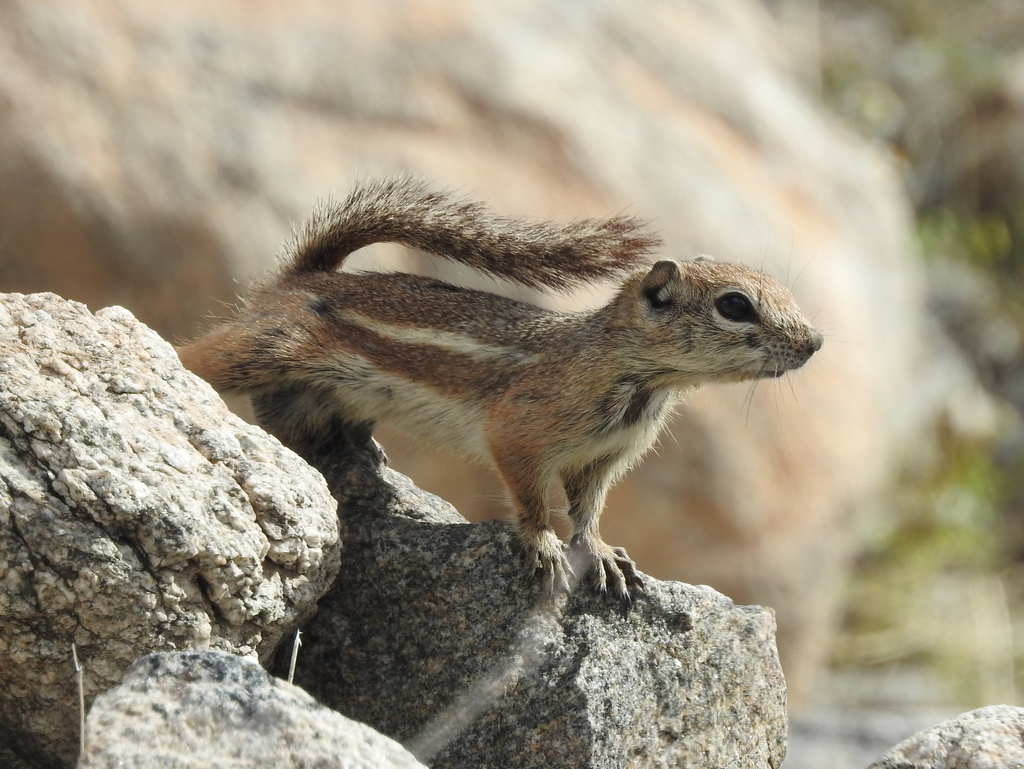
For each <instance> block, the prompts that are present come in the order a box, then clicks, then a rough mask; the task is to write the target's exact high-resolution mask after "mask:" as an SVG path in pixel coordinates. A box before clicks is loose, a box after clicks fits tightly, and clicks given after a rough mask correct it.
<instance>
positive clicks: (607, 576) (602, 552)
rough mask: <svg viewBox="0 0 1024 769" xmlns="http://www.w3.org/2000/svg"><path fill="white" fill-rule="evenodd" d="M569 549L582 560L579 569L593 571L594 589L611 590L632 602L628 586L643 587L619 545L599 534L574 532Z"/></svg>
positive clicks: (619, 597) (640, 579) (617, 595)
mask: <svg viewBox="0 0 1024 769" xmlns="http://www.w3.org/2000/svg"><path fill="white" fill-rule="evenodd" d="M572 549H573V555H574V556H578V557H579V559H580V560H581V561H582V562H583V563H584V566H583V569H582V570H581V571H583V572H589V571H593V574H594V580H595V582H596V583H597V589H598V590H599V591H601V592H602V593H611V594H612V595H613V596H615V597H616V598H618V599H619V600H620V601H621V602H622V603H623V604H624V605H626V606H629V605H630V604H631V603H632V602H633V599H632V597H631V595H630V590H632V589H637V590H642V589H643V586H644V580H643V577H641V576H640V572H638V571H637V570H636V564H635V563H633V559H632V558H630V557H629V556H628V555H627V554H626V551H625V550H624V549H622V548H621V547H610V546H609V545H606V544H605V543H604V541H602V540H601V539H600V538H598V537H593V536H589V537H588V536H586V535H583V534H577V535H576V536H575V537H573V539H572ZM574 560H575V557H574Z"/></svg>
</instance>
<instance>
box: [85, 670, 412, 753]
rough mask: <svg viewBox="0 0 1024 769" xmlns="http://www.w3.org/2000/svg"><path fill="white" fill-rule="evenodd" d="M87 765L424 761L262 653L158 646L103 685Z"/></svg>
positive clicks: (89, 732) (90, 727)
mask: <svg viewBox="0 0 1024 769" xmlns="http://www.w3.org/2000/svg"><path fill="white" fill-rule="evenodd" d="M86 745H87V747H86V751H85V755H84V756H83V758H82V760H81V761H79V763H78V767H79V769H115V768H116V769H172V768H173V769H190V768H194V769H207V768H209V769H262V768H263V767H266V768H267V769H424V767H423V765H422V764H420V763H419V762H418V761H416V759H415V758H413V756H412V755H411V754H410V753H409V752H408V751H407V750H405V748H403V747H402V746H401V745H399V744H398V743H396V742H395V741H394V740H390V739H388V738H387V737H385V736H383V735H381V734H378V733H377V732H375V731H374V730H373V729H371V728H369V727H368V726H366V725H364V724H360V723H358V722H356V721H351V720H349V719H347V718H345V717H344V716H342V715H339V714H338V713H335V712H334V711H332V710H330V709H328V708H325V707H324V706H323V705H321V704H319V703H318V702H316V700H314V699H313V698H312V697H310V696H309V695H308V694H306V693H305V692H304V691H302V690H301V689H299V688H298V687H296V686H292V685H291V684H289V683H287V682H285V681H281V680H278V679H274V678H271V677H270V676H269V675H267V673H266V671H264V670H263V668H261V667H260V666H259V665H258V664H257V663H256V662H255V661H254V660H252V659H249V658H246V657H238V656H235V655H233V654H227V653H225V652H213V651H207V652H174V653H161V654H150V655H148V656H146V657H143V658H142V659H141V660H139V661H138V662H136V663H135V664H134V665H132V667H131V668H129V670H128V672H127V674H126V675H125V677H124V681H123V682H122V683H121V684H120V685H119V686H116V687H114V688H113V689H111V690H110V691H108V692H105V693H104V694H101V695H100V696H99V697H97V698H96V702H95V703H93V706H92V709H91V710H90V711H89V717H88V719H87V720H86Z"/></svg>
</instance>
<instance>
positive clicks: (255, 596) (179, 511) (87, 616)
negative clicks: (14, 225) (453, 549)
mask: <svg viewBox="0 0 1024 769" xmlns="http://www.w3.org/2000/svg"><path fill="white" fill-rule="evenodd" d="M338 533H339V532H338V523H337V516H336V514H335V503H334V500H333V499H331V497H330V494H329V493H328V491H327V488H326V486H325V484H324V481H323V478H322V477H321V476H319V475H318V474H317V473H316V472H315V471H314V470H313V469H312V468H310V467H309V466H308V465H306V464H305V463H304V462H302V461H301V460H300V459H299V458H298V457H296V456H295V455H294V454H292V453H291V452H289V451H287V450H285V449H283V448H282V447H281V445H280V444H279V443H278V442H277V440H276V439H273V438H271V437H269V436H267V435H266V434H265V433H263V432H262V431H261V430H259V429H258V428H254V427H252V426H250V425H247V424H245V423H244V422H242V421H241V420H239V419H237V418H236V417H234V416H233V415H231V414H230V413H229V412H228V411H227V410H226V408H225V406H224V404H223V403H222V402H221V401H220V399H219V398H217V397H216V395H215V394H214V393H213V391H212V390H211V389H210V388H209V387H208V386H206V385H205V384H204V383H203V382H201V381H200V380H198V379H197V378H196V377H194V376H193V375H192V374H190V373H188V372H186V371H185V370H184V369H182V367H181V365H180V363H179V362H178V359H177V356H176V355H175V353H174V350H173V349H172V348H171V346H170V345H169V344H167V343H166V342H164V341H163V340H161V339H160V338H159V337H158V336H157V335H156V334H154V333H153V332H152V331H150V330H149V329H147V328H146V327H145V326H143V325H142V324H141V323H139V322H138V321H136V320H135V319H134V318H133V317H132V316H131V314H130V313H128V312H127V311H126V310H123V309H120V308H116V307H115V308H108V309H106V310H101V311H99V312H98V313H97V314H96V315H95V316H94V315H92V314H90V313H89V311H88V310H87V309H86V308H85V306H83V305H81V304H77V303H74V302H66V301H64V300H62V299H60V298H58V297H56V296H53V295H32V296H22V295H19V294H9V295H0V575H3V576H2V580H0V628H2V631H0V659H2V660H3V664H2V665H0V735H3V736H4V740H5V742H7V744H8V747H11V748H13V749H15V752H16V753H18V754H19V755H23V756H26V757H29V758H30V759H32V760H34V761H37V762H38V763H41V764H44V765H50V766H55V765H61V764H63V765H70V764H71V763H72V762H73V760H74V758H75V756H76V755H77V750H78V729H77V724H78V699H77V693H76V688H75V684H74V679H73V676H72V662H71V646H72V644H73V643H74V644H76V645H77V650H78V656H79V659H80V660H81V661H82V663H83V665H84V667H85V676H84V680H85V689H86V694H87V698H88V699H89V700H90V701H91V699H92V698H93V697H94V696H95V695H96V694H97V693H99V692H101V691H103V690H105V689H107V688H109V687H110V686H112V685H113V684H115V683H117V682H118V681H120V679H121V676H122V675H123V674H124V671H125V670H126V669H127V667H128V666H129V665H130V664H131V663H132V662H134V661H135V660H136V659H138V658H139V657H140V656H141V655H143V654H145V653H147V652H149V651H153V650H176V649H205V648H215V649H225V650H230V651H232V652H237V653H240V654H254V655H262V656H264V657H267V656H269V655H271V654H273V652H274V650H275V647H276V645H277V643H278V642H279V641H280V639H281V638H282V636H283V634H285V633H288V632H289V631H290V630H292V629H293V628H294V627H295V626H296V625H297V624H298V623H299V622H301V621H302V620H304V619H305V618H307V617H308V616H309V615H310V614H311V613H312V612H313V611H314V610H315V602H316V600H317V599H318V598H319V597H320V595H321V594H323V592H324V591H325V590H326V588H327V586H328V585H329V584H330V582H331V580H332V579H333V578H334V576H335V574H336V573H337V570H338V564H339V550H340V542H339V536H338Z"/></svg>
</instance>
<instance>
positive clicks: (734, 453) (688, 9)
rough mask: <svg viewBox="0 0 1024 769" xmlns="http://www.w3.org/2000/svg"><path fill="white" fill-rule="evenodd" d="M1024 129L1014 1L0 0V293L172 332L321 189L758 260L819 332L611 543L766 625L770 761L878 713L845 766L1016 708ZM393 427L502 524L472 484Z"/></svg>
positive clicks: (681, 432)
mask: <svg viewBox="0 0 1024 769" xmlns="http://www.w3.org/2000/svg"><path fill="white" fill-rule="evenodd" d="M1022 111H1024V8H1022V6H1021V5H1020V3H1019V2H1017V0H976V1H975V2H955V1H954V0H914V1H913V2H897V0H891V1H888V2H887V1H886V0H872V1H871V2H868V1H867V0H863V1H860V2H838V1H836V0H828V1H827V2H819V1H818V0H771V1H770V2H769V1H768V0H765V2H760V1H759V0H714V1H711V0H674V1H673V2H669V0H603V1H602V2H597V3H586V4H582V3H575V2H570V1H569V0H556V1H551V0H548V2H539V0H525V1H524V0H462V1H461V2H460V1H457V0H447V1H441V0H435V1H433V2H428V0H391V1H389V2H371V1H370V0H350V1H349V2H344V3H337V2H328V1H327V0H305V1H304V2H302V3H293V2H285V1H284V0H259V2H242V0H225V1H224V2H220V3H216V4H210V3H200V2H196V1H195V0H182V1H181V2H177V3H173V4H171V3H166V4H155V3H131V2H128V1H127V0H121V1H120V2H118V1H117V0H0V291H8V292H9V291H19V292H30V291H32V292H34V291H55V292H57V293H59V294H61V295H62V296H65V297H67V298H70V299H77V300H80V301H84V302H86V303H88V304H89V305H90V307H91V308H93V309H98V308H100V307H103V306H106V305H110V304H122V305H124V306H126V307H128V308H129V309H131V310H132V311H133V312H134V313H135V314H136V315H137V316H138V317H139V318H140V319H141V320H143V321H145V322H146V323H148V324H150V325H151V326H153V327H154V328H155V329H156V330H158V331H159V332H161V333H162V334H164V335H165V336H167V337H168V338H170V339H172V340H175V339H184V338H187V337H188V336H189V335H190V334H193V333H195V332H196V330H197V329H199V328H201V327H202V325H203V324H204V323H208V322H210V318H211V317H213V316H215V315H217V314H218V313H224V312H226V309H225V303H231V302H232V301H233V300H234V298H235V296H236V295H237V294H238V293H239V292H241V291H242V290H244V286H245V285H246V284H247V282H248V281H249V280H251V279H252V278H254V277H258V276H259V275H260V274H262V273H263V271H264V270H266V269H267V268H268V267H270V266H272V265H273V261H274V258H275V255H276V254H277V253H279V252H280V249H281V248H282V245H283V244H284V243H285V242H286V241H287V239H288V237H289V234H290V232H291V229H292V227H293V226H294V225H295V224H296V223H298V222H299V221H301V219H302V218H303V217H304V216H305V215H306V213H308V211H309V210H310V209H311V208H312V206H313V205H314V203H315V201H316V200H317V199H318V198H322V197H324V196H327V195H331V194H334V195H341V194H344V192H345V190H347V188H348V187H349V186H350V185H351V183H352V182H353V180H354V179H356V178H358V177H360V176H366V175H372V174H376V173H386V172H394V171H399V170H408V171H411V172H414V173H417V174H421V175H423V176H426V177H428V178H430V179H433V180H435V181H436V182H437V183H438V184H441V185H445V186H451V187H455V188H458V189H460V190H462V191H464V192H465V193H466V194H468V195H472V196H474V197H479V198H482V199H484V200H487V201H488V202H489V203H490V204H491V205H492V206H493V207H494V208H496V209H498V210H500V211H502V212H504V213H510V214H523V215H527V216H531V217H539V218H555V219H569V218H572V217H575V216H601V215H606V214H610V213H617V212H620V211H623V210H627V211H629V212H630V213H635V214H638V215H640V216H643V217H645V218H648V219H650V220H651V222H652V227H654V228H655V229H657V230H659V231H660V232H661V233H662V234H663V235H664V237H665V239H666V244H667V245H666V249H665V251H666V254H667V255H669V256H671V257H675V258H689V257H691V256H693V255H695V254H697V253H701V252H704V253H710V254H714V255H715V256H716V257H718V258H720V259H724V260H736V261H745V262H748V263H750V264H753V265H754V266H758V267H763V268H764V269H765V270H767V271H768V272H770V273H772V274H774V275H776V276H777V277H779V278H780V279H781V280H783V281H784V282H786V283H787V284H788V285H790V286H791V287H792V288H793V289H794V292H795V293H796V295H797V299H798V301H799V303H800V305H801V306H802V307H803V308H804V309H805V311H806V312H807V314H808V315H809V316H810V317H812V318H814V320H815V322H816V323H817V324H818V325H819V326H820V327H821V328H822V329H823V330H824V331H825V333H826V335H827V338H828V341H827V342H826V346H825V348H824V349H823V350H822V352H821V354H820V355H819V356H816V358H815V360H814V361H813V362H812V364H811V365H810V366H809V367H808V369H807V370H806V371H801V372H798V373H797V374H796V375H794V376H789V377H787V378H786V379H783V380H781V381H779V382H772V383H762V384H758V385H756V386H751V385H736V386H728V387H716V388H711V389H708V390H707V391H705V392H703V393H700V394H699V395H697V396H694V397H692V398H690V399H689V400H688V402H687V403H686V404H685V405H683V406H682V407H681V408H680V409H679V413H678V416H677V418H676V419H675V420H674V422H673V424H672V431H671V435H668V436H666V437H665V438H664V439H663V440H662V442H661V445H660V447H659V449H658V451H657V455H652V456H651V457H649V458H648V459H647V460H646V461H645V462H644V463H643V464H642V465H641V466H640V467H639V468H638V469H636V470H635V471H634V472H633V473H632V474H631V475H630V476H629V477H628V478H627V479H626V480H625V481H623V482H622V483H621V484H620V485H619V487H618V488H616V490H615V492H614V494H613V496H612V499H611V500H610V504H609V508H608V510H607V511H606V513H605V516H604V519H603V522H602V526H603V530H604V532H605V534H606V537H607V539H608V540H609V541H610V542H612V543H613V544H616V545H622V546H625V547H626V548H627V549H628V550H629V551H630V553H631V555H632V556H633V557H634V558H635V559H636V560H637V562H638V564H639V565H640V568H641V569H643V570H644V571H646V572H648V573H650V574H652V575H654V576H656V577H660V578H666V579H681V580H685V581H689V582H695V583H707V584H710V585H712V586H713V587H715V588H717V589H719V590H722V591H723V592H725V593H727V594H729V595H730V596H731V597H733V598H734V599H735V600H736V601H738V602H741V603H761V604H767V605H770V606H772V607H774V608H775V610H776V612H777V617H778V622H779V644H780V651H781V653H782V658H783V664H784V668H785V670H786V674H787V680H788V682H789V685H790V692H791V704H792V705H793V707H794V710H795V712H797V713H799V712H803V713H805V714H807V715H806V716H805V717H804V719H803V720H798V721H797V722H796V726H795V729H794V740H795V742H794V746H793V749H792V751H791V759H790V760H789V762H788V763H787V766H790V765H791V766H793V767H797V766H799V765H800V764H799V761H801V760H803V759H801V758H800V755H801V751H803V755H805V756H807V755H811V753H812V752H813V750H815V749H817V748H818V747H820V745H822V744H825V743H823V742H822V740H826V741H827V740H828V739H832V738H834V739H835V740H844V739H845V740H846V743H847V744H852V743H856V742H857V741H858V740H860V741H861V742H863V743H865V744H867V743H868V742H870V740H871V739H872V737H871V735H872V734H875V733H877V732H879V731H881V732H885V730H886V729H888V730H889V731H888V732H886V733H885V735H884V737H883V738H882V741H881V743H880V744H879V745H878V750H873V749H871V750H873V752H871V753H870V754H869V755H868V756H867V759H866V760H864V761H861V762H860V764H859V765H866V764H867V763H868V762H869V761H870V760H871V759H872V758H874V757H877V755H878V754H879V753H881V752H882V751H883V750H885V749H886V748H888V747H889V746H891V745H892V744H893V743H894V742H895V741H898V740H899V739H901V738H902V737H905V736H908V735H909V734H910V733H911V732H913V731H915V730H916V729H917V728H919V727H921V726H927V725H930V724H931V723H934V721H935V720H937V718H932V717H931V713H932V711H935V712H939V711H941V712H943V713H947V714H951V713H953V712H958V711H959V710H963V709H965V706H977V705H987V704H996V703H1011V704H1013V703H1015V702H1016V699H1017V695H1016V683H1015V675H1016V674H1015V660H1017V659H1019V658H1020V657H1021V654H1022V653H1024V648H1022V641H1021V640H1020V639H1022V638H1024V634H1022V633H1021V632H1019V629H1020V628H1019V626H1020V623H1021V621H1022V620H1024V612H1022V611H1021V610H1020V608H1019V607H1020V596H1021V593H1022V592H1024V571H1022V570H1021V561H1020V559H1021V557H1022V556H1024V484H1019V483H1018V482H1016V479H1018V478H1020V477H1021V475H1020V472H1019V471H1020V470H1021V469H1024V468H1022V465H1024V460H1022V450H1024V431H1022V430H1021V428H1020V419H1019V417H1018V413H1019V411H1020V409H1021V408H1024V378H1022V377H1024V368H1022V362H1024V341H1022V336H1021V333H1022V332H1021V329H1022V328H1024V326H1022V322H1024V308H1022V305H1021V291H1020V279H1021V270H1022V269H1024V207H1022V205H1021V196H1022V194H1024V128H1022V126H1024V122H1022V120H1021V118H1022V114H1021V113H1022ZM368 251H370V252H372V253H370V254H368V256H367V258H366V260H364V261H363V264H364V266H372V265H375V264H378V265H379V264H386V265H391V266H395V265H402V266H407V267H408V266H410V265H414V266H415V268H416V269H419V270H423V271H432V272H437V273H440V274H443V275H445V277H446V278H448V279H452V280H460V281H464V282H472V281H474V277H473V276H468V275H462V274H459V273H456V272H453V271H452V270H451V268H450V267H448V266H446V265H444V264H441V263H438V262H437V261H436V260H434V261H431V260H425V259H419V258H417V257H415V256H414V255H408V254H404V253H401V252H400V251H399V250H398V249H393V248H374V249H368ZM477 284H478V285H479V281H477ZM483 285H485V286H488V287H493V288H499V287H495V286H492V284H489V283H484V284H483ZM500 288H501V290H509V291H513V292H515V293H517V295H519V296H522V297H523V298H527V299H530V300H531V301H538V302H550V301H552V299H551V298H549V297H538V296H534V295H529V294H526V293H524V292H522V291H518V290H516V289H514V288H512V289H509V288H508V287H500ZM604 295H606V293H602V292H601V291H600V290H595V291H593V292H590V293H584V294H580V295H575V296H572V297H568V298H561V299H559V301H561V302H562V303H563V304H565V305H566V306H575V307H580V306H587V305H592V304H594V303H595V302H598V301H600V300H601V297H602V296H604ZM552 376H557V372H552ZM382 440H383V442H384V443H385V445H386V446H387V448H388V452H389V455H390V456H391V458H392V464H393V466H394V467H395V468H396V469H398V470H400V471H402V472H405V473H408V474H410V475H411V476H412V477H413V478H414V479H415V480H416V481H417V482H418V483H419V484H421V485H422V486H424V487H425V488H427V489H429V490H432V491H436V492H437V493H439V494H441V495H442V496H444V497H446V498H447V499H449V500H450V501H452V502H453V503H455V505H456V506H457V507H458V508H459V510H460V511H461V512H463V513H464V514H466V515H468V516H470V517H475V518H481V517H489V516H499V515H502V514H503V510H504V504H503V501H502V493H501V489H500V486H499V484H498V483H497V482H496V480H495V478H494V477H493V476H492V475H490V474H488V473H485V472H477V471H473V470H471V469H468V468H462V467H458V466H455V465H454V463H452V462H450V461H449V460H447V459H446V458H442V457H436V456H431V455H429V454H424V453H422V452H419V451H417V450H416V449H415V448H414V447H411V446H407V445H405V444H403V443H402V441H401V436H399V435H390V434H389V435H386V436H382ZM854 708H856V709H857V711H856V712H857V713H858V714H861V715H853V712H854V711H853V710H852V709H854ZM887 709H888V710H887ZM890 711H898V712H899V713H900V717H901V718H903V719H905V721H906V719H910V720H909V721H906V722H905V723H904V721H898V720H894V719H893V718H892V717H888V716H887V715H886V713H888V712H890ZM911 711H912V712H913V713H915V714H916V713H926V715H922V716H921V718H922V720H921V721H920V722H913V723H911V721H913V717H912V716H910V715H907V714H908V713H910V712H911ZM837 714H838V715H837ZM858 719H860V720H858ZM878 724H881V726H877V728H875V726H873V725H878ZM894 724H895V726H894ZM904 726H905V729H904ZM872 730H874V731H872ZM851 735H852V736H851ZM801 740H803V742H801ZM816 741H817V742H816ZM816 746H817V747H816ZM855 749H856V745H855V746H854V748H851V750H855ZM836 750H837V749H836V748H835V747H833V748H831V753H828V752H826V755H833V756H836V755H838V753H837V752H836ZM807 765H812V764H807ZM817 765H819V766H820V765H821V764H820V763H819V764H817ZM833 765H834V766H840V764H833ZM855 765H856V764H855Z"/></svg>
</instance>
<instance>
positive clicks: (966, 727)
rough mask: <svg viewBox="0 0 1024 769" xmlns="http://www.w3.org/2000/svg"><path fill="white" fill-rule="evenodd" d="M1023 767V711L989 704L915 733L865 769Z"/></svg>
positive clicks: (1006, 768)
mask: <svg viewBox="0 0 1024 769" xmlns="http://www.w3.org/2000/svg"><path fill="white" fill-rule="evenodd" d="M1022 766H1024V708H1016V707H1011V706H1010V705H992V706H990V707H987V708H981V709H979V710H972V711H970V712H969V713H964V714H962V715H959V716H957V717H956V718H952V719H950V720H949V721H943V722H942V723H941V724H939V725H938V726H933V727H932V728H931V729H926V730H925V731H923V732H918V733H917V734H915V735H914V736H913V737H909V738H907V739H906V740H904V741H903V742H901V743H900V744H899V745H897V746H896V747H894V748H893V749H892V750H890V751H889V752H888V753H886V754H885V755H884V756H882V757H881V758H880V759H878V760H877V761H875V763H873V764H871V766H870V767H868V769H1014V767H1018V768H1019V767H1022Z"/></svg>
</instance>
